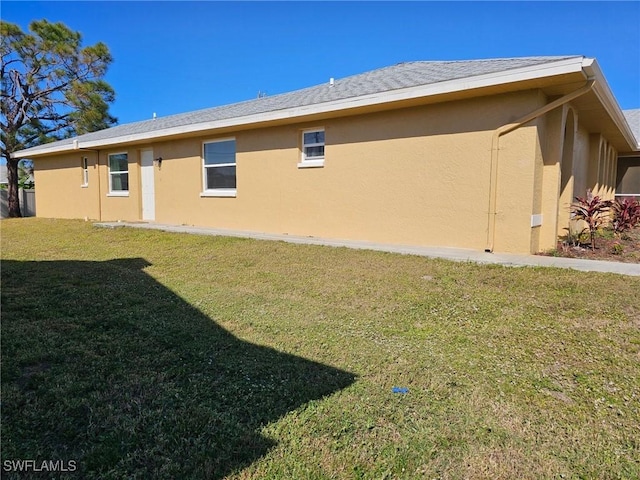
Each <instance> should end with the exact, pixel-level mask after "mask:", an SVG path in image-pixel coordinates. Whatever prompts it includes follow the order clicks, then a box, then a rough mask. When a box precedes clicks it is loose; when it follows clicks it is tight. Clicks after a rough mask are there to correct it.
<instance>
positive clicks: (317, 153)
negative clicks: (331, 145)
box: [304, 146, 324, 158]
mask: <svg viewBox="0 0 640 480" xmlns="http://www.w3.org/2000/svg"><path fill="white" fill-rule="evenodd" d="M304 154H305V157H306V158H317V157H324V147H323V146H318V147H306V148H305V149H304Z"/></svg>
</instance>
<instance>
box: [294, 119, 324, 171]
mask: <svg viewBox="0 0 640 480" xmlns="http://www.w3.org/2000/svg"><path fill="white" fill-rule="evenodd" d="M313 132H323V133H324V134H325V140H324V142H322V143H304V135H305V133H313ZM326 135H327V134H326V131H325V129H324V127H316V128H307V129H305V130H302V133H301V134H300V137H301V140H300V145H301V147H300V163H298V168H316V167H324V158H325V156H324V155H323V156H322V157H310V158H307V154H306V148H307V147H319V146H322V147H323V148H326V143H327V138H326ZM325 153H326V152H325Z"/></svg>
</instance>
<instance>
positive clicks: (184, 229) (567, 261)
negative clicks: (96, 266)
mask: <svg viewBox="0 0 640 480" xmlns="http://www.w3.org/2000/svg"><path fill="white" fill-rule="evenodd" d="M95 225H96V226H99V227H106V228H117V227H131V228H146V229H149V230H162V231H165V232H177V233H193V234H198V235H217V236H224V237H241V238H253V239H257V240H276V241H282V242H289V243H298V244H306V245H325V246H330V247H348V248H355V249H364V250H378V251H382V252H392V253H403V254H409V255H420V256H423V257H430V258H443V259H446V260H453V261H457V262H475V263H485V264H487V263H491V264H497V265H506V266H511V267H521V266H532V267H556V268H569V269H573V270H581V271H584V272H605V273H618V274H620V275H633V276H640V264H637V263H621V262H605V261H600V260H582V259H578V258H562V257H546V256H541V255H519V254H511V253H487V252H480V251H476V250H466V249H461V248H447V247H413V246H403V245H388V244H382V243H373V242H358V241H353V240H329V239H326V238H318V237H300V236H295V235H275V234H270V233H258V232H244V231H238V230H223V229H219V228H205V227H189V226H184V225H165V224H160V223H135V222H131V223H130V222H103V223H96V224H95Z"/></svg>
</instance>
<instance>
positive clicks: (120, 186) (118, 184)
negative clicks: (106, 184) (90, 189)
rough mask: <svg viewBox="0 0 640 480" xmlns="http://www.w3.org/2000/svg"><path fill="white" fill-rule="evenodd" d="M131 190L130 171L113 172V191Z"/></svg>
mask: <svg viewBox="0 0 640 480" xmlns="http://www.w3.org/2000/svg"><path fill="white" fill-rule="evenodd" d="M128 190H129V174H128V173H112V174H111V191H112V192H122V191H124V192H126V191H128Z"/></svg>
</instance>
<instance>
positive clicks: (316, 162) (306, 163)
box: [298, 158, 324, 168]
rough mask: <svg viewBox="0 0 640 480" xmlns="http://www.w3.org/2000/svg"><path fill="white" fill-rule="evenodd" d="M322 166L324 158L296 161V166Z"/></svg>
mask: <svg viewBox="0 0 640 480" xmlns="http://www.w3.org/2000/svg"><path fill="white" fill-rule="evenodd" d="M319 167H324V158H323V159H322V160H303V161H301V162H300V163H298V168H319Z"/></svg>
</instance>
